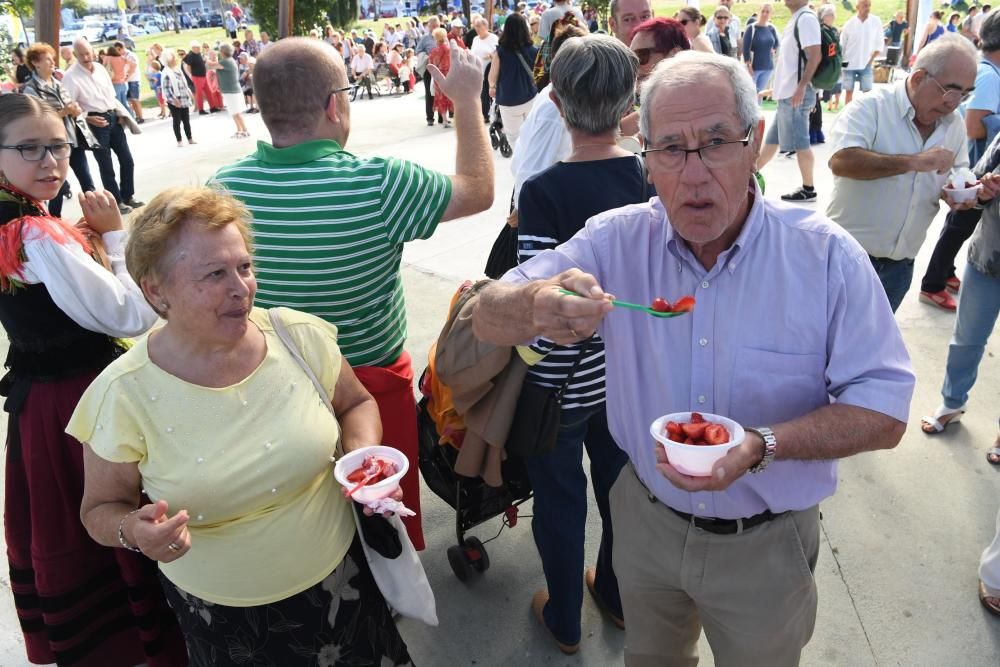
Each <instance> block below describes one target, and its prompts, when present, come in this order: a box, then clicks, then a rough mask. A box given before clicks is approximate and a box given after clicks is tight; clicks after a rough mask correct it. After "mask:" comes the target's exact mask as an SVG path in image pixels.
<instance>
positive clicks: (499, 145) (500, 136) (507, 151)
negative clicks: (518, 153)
mask: <svg viewBox="0 0 1000 667" xmlns="http://www.w3.org/2000/svg"><path fill="white" fill-rule="evenodd" d="M491 114H492V116H493V122H492V123H490V144H492V145H493V150H497V149H499V150H500V155H502V156H504V157H510V156H511V155H513V154H514V149H513V148H511V147H510V143H508V141H507V135H506V134H504V131H503V119H502V118H500V106H499V105H498V104H497V103H496V100H494V101H493V109H492V110H491Z"/></svg>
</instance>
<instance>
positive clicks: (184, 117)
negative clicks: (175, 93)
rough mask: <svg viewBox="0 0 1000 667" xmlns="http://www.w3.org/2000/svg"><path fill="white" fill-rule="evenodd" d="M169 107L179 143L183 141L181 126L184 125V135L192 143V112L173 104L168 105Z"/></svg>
mask: <svg viewBox="0 0 1000 667" xmlns="http://www.w3.org/2000/svg"><path fill="white" fill-rule="evenodd" d="M167 107H168V108H169V109H170V118H171V120H172V121H173V123H174V136H175V137H176V138H177V141H180V140H181V125H184V135H185V136H186V137H187V140H188V141H191V110H190V109H188V108H187V107H175V106H174V105H173V104H168V105H167Z"/></svg>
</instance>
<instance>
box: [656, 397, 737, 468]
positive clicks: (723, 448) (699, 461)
mask: <svg viewBox="0 0 1000 667" xmlns="http://www.w3.org/2000/svg"><path fill="white" fill-rule="evenodd" d="M701 416H702V417H704V418H705V421H707V422H712V423H714V424H721V425H722V426H725V427H726V430H727V431H729V435H730V437H731V440H730V441H729V442H727V443H725V444H722V445H685V444H683V443H680V442H674V441H673V440H671V439H670V438H668V437H667V433H666V426H667V422H677V423H678V424H686V423H688V422H690V421H691V413H690V412H675V413H673V414H669V415H664V416H662V417H660V418H659V419H657V420H656V421H654V422H653V423H652V424H651V425H650V427H649V433H650V435H652V436H653V438H654V439H655V440H656V441H657V442H659V443H660V444H662V445H663V449H664V450H665V451H666V452H667V460H668V461H670V465H672V466H673V467H675V468H677V470H678V471H680V472H682V473H684V474H685V475H690V476H692V477H708V476H709V475H711V474H712V465H713V464H714V463H715V462H716V461H718V460H719V459H721V458H722V457H723V456H725V455H726V452H728V451H729V450H730V449H732V448H733V447H735V446H736V445H738V444H740V443H741V442H743V439H744V438H745V437H746V432H744V430H743V427H742V426H740V425H739V424H737V423H736V422H734V421H733V420H732V419H729V418H728V417H723V416H722V415H713V414H711V413H708V412H702V413H701Z"/></svg>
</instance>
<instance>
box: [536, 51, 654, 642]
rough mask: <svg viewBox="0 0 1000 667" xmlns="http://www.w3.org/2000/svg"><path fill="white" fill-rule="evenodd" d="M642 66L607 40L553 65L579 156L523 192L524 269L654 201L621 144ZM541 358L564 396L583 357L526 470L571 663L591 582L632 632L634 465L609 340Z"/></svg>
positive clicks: (547, 616)
mask: <svg viewBox="0 0 1000 667" xmlns="http://www.w3.org/2000/svg"><path fill="white" fill-rule="evenodd" d="M638 65H639V62H638V59H637V58H636V56H635V55H634V54H633V53H632V52H631V51H629V50H628V49H627V48H626V47H625V46H624V45H622V44H621V43H619V42H618V41H617V40H615V39H613V38H611V37H607V36H604V35H592V36H587V37H573V38H571V39H569V40H567V41H566V42H565V43H564V44H563V45H562V47H561V48H560V50H559V52H558V53H557V54H556V56H555V58H553V60H552V66H551V81H552V87H553V89H554V91H555V95H556V104H557V105H558V106H559V109H560V112H561V113H562V116H563V119H564V121H565V123H566V127H567V128H568V129H569V133H570V137H571V140H572V153H571V154H570V156H569V157H568V158H567V159H566V160H564V161H562V162H558V163H556V164H555V165H553V166H552V167H550V168H549V169H547V170H545V171H543V172H541V173H540V174H538V175H536V176H534V177H532V178H530V179H528V180H527V181H525V183H524V185H523V186H522V188H521V194H520V197H519V199H518V211H519V215H520V221H519V227H518V255H519V260H520V261H521V262H525V261H528V260H530V259H531V258H532V257H533V256H535V255H536V254H538V253H540V252H543V251H545V250H547V249H550V248H554V247H556V246H557V245H558V244H560V243H563V242H565V241H568V240H569V239H570V238H571V237H572V236H573V235H574V234H576V232H578V231H579V230H580V229H582V228H583V226H584V224H585V223H586V221H587V219H588V218H590V217H592V216H594V215H597V214H598V213H602V212H603V211H607V210H609V209H613V208H617V207H620V206H625V205H628V204H635V203H638V202H640V201H643V200H645V199H647V198H648V196H649V194H650V193H648V192H647V186H646V179H645V174H644V170H643V167H642V163H641V161H640V159H639V158H638V157H637V156H635V155H633V154H632V153H629V152H628V151H625V150H623V149H621V148H619V147H618V146H617V144H616V139H617V135H618V125H619V121H620V120H621V118H622V116H624V115H625V114H626V113H628V112H629V111H630V110H631V108H632V102H633V97H634V94H635V80H636V71H637V69H638ZM532 350H533V351H534V352H536V353H537V354H538V355H540V356H542V358H541V360H540V361H538V362H537V363H536V364H535V365H534V366H533V367H532V368H531V370H530V371H529V373H528V376H527V378H526V381H527V382H531V383H534V384H537V385H541V386H545V387H559V386H561V385H562V384H563V383H564V382H565V381H566V378H567V375H568V373H569V372H570V368H571V367H572V366H573V364H574V362H575V361H576V360H577V358H580V364H579V366H578V367H577V369H576V372H575V373H574V374H573V376H572V379H571V380H570V382H569V385H568V387H567V391H566V393H565V397H564V399H563V412H562V422H561V424H560V428H559V436H558V441H557V444H556V447H555V449H554V450H553V451H551V452H549V453H547V454H544V455H542V456H538V457H534V458H532V459H529V460H528V462H527V464H528V472H529V475H530V477H531V482H532V485H533V487H534V492H535V501H534V521H533V523H532V531H533V533H534V537H535V544H536V545H537V547H538V553H539V555H540V556H541V559H542V567H543V569H544V571H545V580H546V583H547V584H548V591H539V592H538V593H536V594H535V597H534V599H533V600H532V608H533V609H534V611H535V613H536V615H537V616H538V617H539V620H540V621H541V622H542V624H543V625H544V626H545V627H546V628H547V629H548V630H549V632H551V633H552V636H553V637H554V638H555V640H556V643H557V645H558V646H559V648H560V650H562V651H563V652H564V653H567V654H570V653H575V652H576V651H577V648H578V646H579V642H580V607H581V605H582V603H583V587H582V586H580V579H581V578H584V579H585V581H586V585H587V587H588V588H589V589H590V592H591V594H592V595H593V596H594V598H595V600H596V601H597V603H598V605H599V606H600V607H601V608H602V609H604V610H605V612H606V613H608V614H609V615H610V616H611V619H612V621H613V622H614V623H615V624H616V625H618V626H619V627H622V628H623V627H624V622H623V621H622V610H621V599H620V597H619V594H618V580H617V578H616V577H615V574H614V570H613V568H612V564H611V543H612V536H611V517H610V513H609V509H608V492H609V491H610V489H611V485H612V484H613V483H614V481H615V479H617V477H618V473H619V472H620V471H621V468H622V466H623V465H624V463H625V460H626V456H625V454H624V452H622V450H621V449H619V448H618V445H617V444H615V441H614V439H613V438H612V437H611V434H610V433H609V432H608V421H607V415H606V413H605V405H604V343H603V341H601V339H600V338H598V337H596V336H595V337H594V338H592V339H590V340H589V341H587V342H584V343H582V344H576V345H569V346H558V345H556V344H555V343H553V342H552V341H549V340H546V339H539V340H538V341H537V342H536V343H535V344H534V345H532ZM584 445H586V448H587V454H588V456H589V458H590V463H591V468H590V476H591V481H592V483H593V486H594V496H595V499H596V500H597V506H598V509H599V510H600V514H601V523H602V526H603V535H602V537H601V546H600V550H599V552H598V557H597V567H596V568H588V569H587V571H586V573H584V562H583V561H584V558H583V547H584V532H585V528H586V517H587V478H586V475H585V473H584V470H583V446H584Z"/></svg>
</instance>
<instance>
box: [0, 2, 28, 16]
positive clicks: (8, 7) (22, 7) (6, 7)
mask: <svg viewBox="0 0 1000 667" xmlns="http://www.w3.org/2000/svg"><path fill="white" fill-rule="evenodd" d="M0 12H12V13H14V14H18V15H19V16H20V17H21V18H22V19H26V18H28V17H29V16H33V15H34V13H35V0H0Z"/></svg>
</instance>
